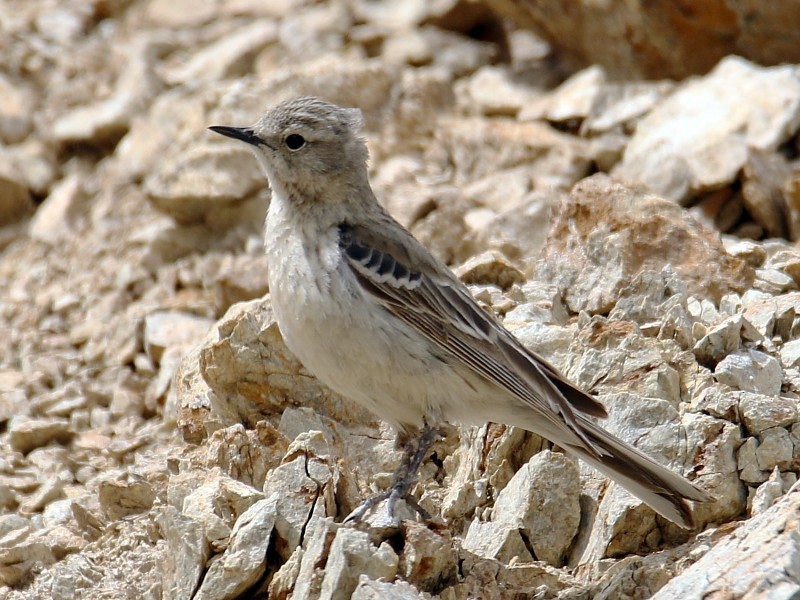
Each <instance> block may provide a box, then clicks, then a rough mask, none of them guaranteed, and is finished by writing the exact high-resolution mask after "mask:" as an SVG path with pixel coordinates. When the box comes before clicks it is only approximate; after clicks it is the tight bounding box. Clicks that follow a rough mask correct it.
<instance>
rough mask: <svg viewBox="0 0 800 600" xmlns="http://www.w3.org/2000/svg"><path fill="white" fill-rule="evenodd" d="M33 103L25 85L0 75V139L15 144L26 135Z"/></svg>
mask: <svg viewBox="0 0 800 600" xmlns="http://www.w3.org/2000/svg"><path fill="white" fill-rule="evenodd" d="M33 104H34V100H33V97H32V94H31V91H30V89H28V87H27V86H26V85H24V84H23V83H22V82H19V81H11V80H10V79H9V78H8V77H6V76H5V75H0V140H2V141H3V142H5V143H6V144H17V143H19V142H21V141H22V140H24V139H25V138H26V137H27V136H28V134H29V133H30V131H31V129H32V126H33V118H32V117H33V111H32V110H31V107H32V106H33ZM0 222H2V219H0Z"/></svg>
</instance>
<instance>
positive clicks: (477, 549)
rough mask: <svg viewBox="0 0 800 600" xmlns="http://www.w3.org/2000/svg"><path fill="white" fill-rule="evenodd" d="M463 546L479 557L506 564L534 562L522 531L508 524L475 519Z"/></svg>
mask: <svg viewBox="0 0 800 600" xmlns="http://www.w3.org/2000/svg"><path fill="white" fill-rule="evenodd" d="M462 544H463V547H464V549H465V550H469V551H470V552H473V553H474V554H477V555H478V556H481V557H483V558H491V559H494V560H499V561H500V562H502V563H506V564H508V563H510V562H512V561H514V562H518V561H522V562H528V561H532V560H534V558H533V556H531V553H530V552H529V551H528V548H527V546H526V545H525V540H523V538H522V532H521V530H520V529H519V528H517V527H513V526H511V525H508V524H506V523H495V522H493V521H487V522H481V521H479V520H477V519H475V520H473V521H472V523H470V525H469V529H468V530H467V534H466V536H465V537H464V541H463V543H462Z"/></svg>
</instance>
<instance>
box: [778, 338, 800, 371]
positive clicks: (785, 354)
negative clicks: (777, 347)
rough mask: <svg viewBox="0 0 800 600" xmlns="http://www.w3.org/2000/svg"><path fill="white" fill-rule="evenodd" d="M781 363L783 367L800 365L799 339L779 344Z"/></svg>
mask: <svg viewBox="0 0 800 600" xmlns="http://www.w3.org/2000/svg"><path fill="white" fill-rule="evenodd" d="M781 364H782V365H783V368H784V369H788V368H790V367H796V366H800V339H798V340H792V341H790V342H786V343H785V344H784V345H783V346H781Z"/></svg>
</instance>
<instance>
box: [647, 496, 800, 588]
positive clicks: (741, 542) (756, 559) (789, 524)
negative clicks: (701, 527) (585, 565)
mask: <svg viewBox="0 0 800 600" xmlns="http://www.w3.org/2000/svg"><path fill="white" fill-rule="evenodd" d="M798 511H800V487H798V486H797V485H795V486H794V487H793V488H792V489H791V490H790V491H789V493H788V494H787V495H786V496H784V497H783V498H781V499H780V500H779V501H778V502H777V503H776V504H775V505H774V506H772V507H771V508H769V509H768V510H766V511H764V512H763V513H761V514H760V515H758V516H756V517H754V518H753V519H750V520H748V521H746V522H745V523H743V524H742V525H741V526H739V527H738V528H736V530H735V531H734V532H732V533H731V534H729V535H727V536H725V537H724V538H723V539H721V540H720V541H719V542H717V543H716V544H715V545H714V547H713V548H712V549H711V550H710V551H709V552H708V553H707V554H706V555H705V556H703V558H701V559H700V560H698V561H697V562H696V563H694V564H693V565H692V566H691V567H689V568H688V569H686V571H684V572H683V573H682V574H681V575H679V576H678V577H676V578H675V579H673V580H672V581H670V582H669V583H668V584H667V585H665V586H664V587H663V588H661V590H660V591H659V592H658V593H657V594H656V595H655V596H653V598H654V599H655V600H667V599H668V598H686V599H687V600H692V599H695V598H697V599H699V598H705V597H708V596H709V595H713V594H722V595H726V596H741V595H744V594H750V595H752V596H753V597H758V596H764V597H767V596H773V595H775V594H780V595H781V596H783V597H791V596H792V595H793V594H797V593H800V584H798V582H797V578H796V577H795V576H794V575H792V573H793V572H794V571H793V567H792V565H793V564H794V563H795V562H796V560H797V545H796V544H795V542H794V540H793V538H794V531H795V529H796V519H797V514H798Z"/></svg>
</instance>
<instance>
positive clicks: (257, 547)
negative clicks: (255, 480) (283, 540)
mask: <svg viewBox="0 0 800 600" xmlns="http://www.w3.org/2000/svg"><path fill="white" fill-rule="evenodd" d="M276 505H277V495H273V496H271V497H270V498H267V499H264V500H259V501H258V502H256V503H255V504H253V505H252V506H251V507H250V508H248V509H247V510H246V511H245V512H244V513H242V515H241V516H239V518H238V519H236V524H235V525H234V526H233V529H232V530H231V541H230V545H229V546H228V549H227V550H226V551H225V553H224V554H223V555H222V556H221V557H219V558H217V560H215V561H214V562H212V563H211V566H210V567H209V569H208V572H207V573H206V575H205V577H204V578H203V583H202V584H201V585H200V589H199V590H197V593H196V594H195V595H194V596H192V597H193V598H195V599H196V600H234V599H235V598H240V597H241V595H242V594H243V593H245V592H246V591H247V590H248V589H250V588H251V587H252V586H253V585H254V584H255V583H256V582H257V581H258V580H259V579H260V578H261V577H262V576H263V575H264V570H265V568H266V561H267V548H268V546H269V543H270V539H271V535H272V530H273V528H274V526H275V519H276V517H277V508H276Z"/></svg>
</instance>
